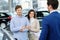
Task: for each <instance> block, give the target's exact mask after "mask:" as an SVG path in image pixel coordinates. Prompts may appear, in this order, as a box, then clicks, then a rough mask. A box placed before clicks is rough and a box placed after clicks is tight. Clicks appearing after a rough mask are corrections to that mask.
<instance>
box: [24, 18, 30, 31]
mask: <svg viewBox="0 0 60 40" xmlns="http://www.w3.org/2000/svg"><path fill="white" fill-rule="evenodd" d="M25 21H26V26H28V27H30V23H29V20H28V18H26V20H25ZM24 31H28V29H25V30H24Z"/></svg>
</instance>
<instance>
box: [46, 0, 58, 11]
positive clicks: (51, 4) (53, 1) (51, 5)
mask: <svg viewBox="0 0 60 40" xmlns="http://www.w3.org/2000/svg"><path fill="white" fill-rule="evenodd" d="M47 5H48V11H52V10H56V9H57V8H58V5H59V2H58V0H47Z"/></svg>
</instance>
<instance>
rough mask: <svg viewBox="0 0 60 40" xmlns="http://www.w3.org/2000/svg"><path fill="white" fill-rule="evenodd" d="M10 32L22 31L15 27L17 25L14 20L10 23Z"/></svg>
mask: <svg viewBox="0 0 60 40" xmlns="http://www.w3.org/2000/svg"><path fill="white" fill-rule="evenodd" d="M10 30H11V31H12V32H19V30H20V28H19V27H15V24H14V20H13V19H12V20H11V21H10Z"/></svg>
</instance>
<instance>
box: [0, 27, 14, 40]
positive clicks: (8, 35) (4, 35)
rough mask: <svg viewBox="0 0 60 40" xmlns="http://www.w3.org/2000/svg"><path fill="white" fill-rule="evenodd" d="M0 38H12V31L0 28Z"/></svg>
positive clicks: (6, 39) (1, 39)
mask: <svg viewBox="0 0 60 40" xmlns="http://www.w3.org/2000/svg"><path fill="white" fill-rule="evenodd" d="M0 40H14V38H13V36H12V33H10V32H9V31H7V30H6V29H2V28H0Z"/></svg>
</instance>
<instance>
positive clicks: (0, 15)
mask: <svg viewBox="0 0 60 40" xmlns="http://www.w3.org/2000/svg"><path fill="white" fill-rule="evenodd" d="M10 20H11V16H10V14H8V12H6V11H0V26H1V28H6V27H7V23H8V22H9V21H10Z"/></svg>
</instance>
